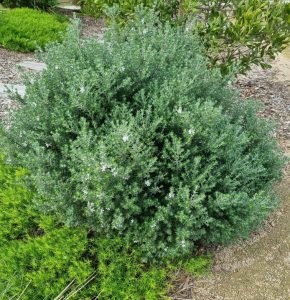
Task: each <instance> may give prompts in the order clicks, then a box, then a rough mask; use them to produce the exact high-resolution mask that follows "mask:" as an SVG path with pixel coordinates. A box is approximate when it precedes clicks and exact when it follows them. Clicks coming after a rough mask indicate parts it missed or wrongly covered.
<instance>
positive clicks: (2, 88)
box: [0, 82, 25, 97]
mask: <svg viewBox="0 0 290 300" xmlns="http://www.w3.org/2000/svg"><path fill="white" fill-rule="evenodd" d="M7 89H11V90H14V91H16V92H18V94H19V95H20V96H21V97H23V96H24V95H25V86H24V85H22V84H3V83H1V82H0V95H6V94H7Z"/></svg>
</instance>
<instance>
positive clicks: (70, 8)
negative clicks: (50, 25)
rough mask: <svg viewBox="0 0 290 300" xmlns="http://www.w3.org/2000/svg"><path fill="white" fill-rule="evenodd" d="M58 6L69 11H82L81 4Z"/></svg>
mask: <svg viewBox="0 0 290 300" xmlns="http://www.w3.org/2000/svg"><path fill="white" fill-rule="evenodd" d="M57 8H60V9H62V10H65V11H67V12H80V11H81V7H80V6H79V5H66V4H64V5H58V6H57Z"/></svg>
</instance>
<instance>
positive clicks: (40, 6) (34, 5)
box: [0, 0, 59, 10]
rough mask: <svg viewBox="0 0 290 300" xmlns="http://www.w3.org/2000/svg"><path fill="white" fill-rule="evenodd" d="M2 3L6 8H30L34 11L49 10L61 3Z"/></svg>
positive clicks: (22, 0) (35, 0)
mask: <svg viewBox="0 0 290 300" xmlns="http://www.w3.org/2000/svg"><path fill="white" fill-rule="evenodd" d="M0 3H2V4H3V6H5V7H9V8H16V7H28V8H34V9H42V10H48V9H51V8H53V7H56V6H57V4H58V3H59V1H58V0H1V1H0Z"/></svg>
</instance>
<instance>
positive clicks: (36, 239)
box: [0, 156, 211, 300]
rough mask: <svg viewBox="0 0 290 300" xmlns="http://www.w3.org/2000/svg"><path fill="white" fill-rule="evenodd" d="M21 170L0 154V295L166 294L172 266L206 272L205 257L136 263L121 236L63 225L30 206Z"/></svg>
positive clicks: (136, 297) (135, 299)
mask: <svg viewBox="0 0 290 300" xmlns="http://www.w3.org/2000/svg"><path fill="white" fill-rule="evenodd" d="M25 174H27V172H26V171H25V170H24V169H22V168H15V167H12V166H11V165H10V164H7V163H5V160H4V157H3V156H1V158H0V297H1V299H4V300H6V299H7V300H8V299H9V300H10V299H13V298H16V299H21V300H26V299H27V300H31V299H35V300H43V299H59V300H60V299H62V300H64V299H96V298H98V299H105V300H109V299H116V300H119V299H132V300H140V299H146V300H155V299H156V300H157V299H161V298H164V299H165V297H166V293H167V292H168V289H169V282H167V281H168V280H169V279H170V278H171V277H172V271H174V270H176V269H177V268H180V267H184V268H185V270H186V271H187V272H188V273H190V274H192V275H194V276H199V275H206V274H207V272H208V270H209V268H210V265H211V260H210V259H209V258H208V257H197V258H195V257H193V258H191V259H186V260H184V261H183V262H182V261H180V262H177V263H174V264H172V263H171V264H170V265H168V264H167V265H166V266H164V267H156V266H149V265H145V264H144V263H142V253H141V252H140V251H139V250H136V249H134V248H132V247H129V246H128V245H126V244H125V243H124V242H123V241H122V240H121V238H119V237H115V238H111V239H106V238H100V237H95V236H94V235H92V234H91V233H89V232H88V231H87V230H86V229H85V228H84V227H83V226H82V227H78V228H67V227H64V226H62V225H61V224H60V223H59V222H57V220H56V219H55V217H53V216H49V215H44V214H40V213H39V212H37V211H36V210H35V209H34V208H33V207H32V197H33V193H32V192H31V191H29V190H28V189H27V187H26V186H25V184H24V182H23V178H24V176H25Z"/></svg>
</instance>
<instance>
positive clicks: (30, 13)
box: [0, 8, 67, 52]
mask: <svg viewBox="0 0 290 300" xmlns="http://www.w3.org/2000/svg"><path fill="white" fill-rule="evenodd" d="M66 28H67V22H66V19H65V18H61V17H58V16H56V15H52V14H49V13H46V12H41V11H38V10H34V9H30V8H15V9H11V10H5V11H3V12H2V13H1V18H0V45H1V46H2V47H4V48H7V49H10V50H16V51H20V52H30V51H34V50H36V49H37V48H38V47H40V48H44V47H45V46H46V45H47V44H48V43H52V42H60V41H61V40H62V39H63V36H64V32H65V31H66Z"/></svg>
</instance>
